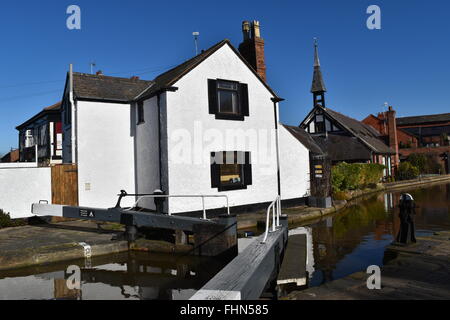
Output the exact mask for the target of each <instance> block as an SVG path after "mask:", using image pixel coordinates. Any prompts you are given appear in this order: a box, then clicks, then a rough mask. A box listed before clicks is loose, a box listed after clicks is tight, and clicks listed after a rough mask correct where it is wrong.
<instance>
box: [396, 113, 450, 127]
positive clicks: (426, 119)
mask: <svg viewBox="0 0 450 320" xmlns="http://www.w3.org/2000/svg"><path fill="white" fill-rule="evenodd" d="M396 122H397V126H406V125H416V124H428V123H436V122H450V113H441V114H430V115H424V116H414V117H401V118H397V119H396Z"/></svg>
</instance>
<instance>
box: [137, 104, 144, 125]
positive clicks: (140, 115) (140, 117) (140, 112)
mask: <svg viewBox="0 0 450 320" xmlns="http://www.w3.org/2000/svg"><path fill="white" fill-rule="evenodd" d="M144 122H145V120H144V102H143V101H139V102H138V103H137V124H141V123H144Z"/></svg>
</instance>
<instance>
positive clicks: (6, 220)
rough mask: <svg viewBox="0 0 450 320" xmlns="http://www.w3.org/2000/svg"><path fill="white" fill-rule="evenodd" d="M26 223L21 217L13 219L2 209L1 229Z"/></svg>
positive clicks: (0, 216)
mask: <svg viewBox="0 0 450 320" xmlns="http://www.w3.org/2000/svg"><path fill="white" fill-rule="evenodd" d="M24 224H25V223H24V221H22V220H20V219H19V220H13V219H11V216H10V215H9V213H7V212H4V211H3V210H2V209H0V229H1V228H8V227H18V226H22V225H24Z"/></svg>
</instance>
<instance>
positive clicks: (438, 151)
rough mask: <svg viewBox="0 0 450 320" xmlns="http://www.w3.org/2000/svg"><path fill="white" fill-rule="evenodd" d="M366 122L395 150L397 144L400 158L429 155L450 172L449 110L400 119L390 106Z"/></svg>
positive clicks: (369, 117) (368, 118)
mask: <svg viewBox="0 0 450 320" xmlns="http://www.w3.org/2000/svg"><path fill="white" fill-rule="evenodd" d="M363 122H364V123H365V124H368V125H370V126H371V127H373V128H374V129H375V130H377V131H378V132H379V133H380V134H381V135H382V136H383V138H384V139H385V141H386V142H389V146H390V147H391V148H392V149H394V145H395V150H396V152H397V159H398V160H400V161H401V160H406V159H407V158H408V156H409V155H411V154H413V153H418V154H427V155H431V156H433V157H435V158H436V160H437V161H438V162H439V163H440V165H441V166H442V168H443V169H444V170H445V171H446V173H450V170H449V167H450V163H449V162H450V159H449V158H450V157H449V154H450V140H449V136H450V113H444V114H434V115H423V116H414V117H401V118H397V117H396V116H395V110H394V109H393V108H392V107H389V109H388V111H385V112H381V113H379V114H378V115H377V116H374V115H369V116H368V117H367V118H365V119H364V120H363Z"/></svg>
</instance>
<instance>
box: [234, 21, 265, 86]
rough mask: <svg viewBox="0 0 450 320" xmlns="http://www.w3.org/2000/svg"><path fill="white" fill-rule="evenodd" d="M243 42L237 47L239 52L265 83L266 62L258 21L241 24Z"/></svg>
mask: <svg viewBox="0 0 450 320" xmlns="http://www.w3.org/2000/svg"><path fill="white" fill-rule="evenodd" d="M242 33H243V35H244V40H243V42H242V43H241V44H240V45H239V52H240V53H241V54H242V56H243V57H244V58H245V60H247V62H248V63H249V64H250V65H251V66H252V67H253V69H254V70H255V71H256V73H258V75H259V76H260V77H261V78H262V79H263V80H264V81H266V62H265V58H264V40H263V38H261V30H260V26H259V21H253V22H249V21H244V22H242Z"/></svg>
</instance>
